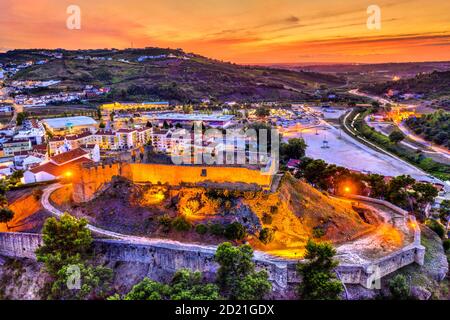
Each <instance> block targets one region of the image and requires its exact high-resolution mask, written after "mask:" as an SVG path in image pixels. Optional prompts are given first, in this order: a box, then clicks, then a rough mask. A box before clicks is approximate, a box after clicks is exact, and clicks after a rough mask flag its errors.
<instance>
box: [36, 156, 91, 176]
mask: <svg viewBox="0 0 450 320" xmlns="http://www.w3.org/2000/svg"><path fill="white" fill-rule="evenodd" d="M87 162H93V161H92V160H91V159H88V158H80V159H77V160H74V161H71V162H70V163H66V164H65V165H62V166H58V165H56V164H54V163H52V162H47V163H45V164H41V165H39V166H36V167H33V168H32V169H30V171H31V172H33V173H34V174H36V173H39V172H47V173H49V174H51V175H52V176H54V177H59V176H61V175H63V174H64V172H66V171H68V170H70V169H73V168H75V167H76V166H77V165H78V164H81V163H87Z"/></svg>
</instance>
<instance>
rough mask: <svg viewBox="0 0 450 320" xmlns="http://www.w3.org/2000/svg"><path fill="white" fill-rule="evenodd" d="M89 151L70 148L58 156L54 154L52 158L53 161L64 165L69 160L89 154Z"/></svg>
mask: <svg viewBox="0 0 450 320" xmlns="http://www.w3.org/2000/svg"><path fill="white" fill-rule="evenodd" d="M87 154H88V153H87V152H86V151H84V150H83V149H81V148H76V149H73V150H70V151H68V152H64V153H60V154H58V155H56V156H53V157H51V158H50V160H51V161H52V162H55V163H56V164H57V165H62V164H64V163H67V162H69V161H73V160H75V159H77V158H80V157H82V156H84V155H87Z"/></svg>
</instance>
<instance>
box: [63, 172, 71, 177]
mask: <svg viewBox="0 0 450 320" xmlns="http://www.w3.org/2000/svg"><path fill="white" fill-rule="evenodd" d="M64 176H65V177H66V178H71V177H72V176H73V173H72V171H66V172H65V173H64Z"/></svg>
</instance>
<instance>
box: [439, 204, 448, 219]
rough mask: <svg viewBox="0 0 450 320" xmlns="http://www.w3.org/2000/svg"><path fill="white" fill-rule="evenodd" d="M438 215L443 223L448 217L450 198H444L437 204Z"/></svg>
mask: <svg viewBox="0 0 450 320" xmlns="http://www.w3.org/2000/svg"><path fill="white" fill-rule="evenodd" d="M439 217H440V218H441V220H442V222H443V223H447V221H448V220H449V219H450V200H444V201H442V202H441V205H440V206H439Z"/></svg>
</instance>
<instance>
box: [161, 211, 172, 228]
mask: <svg viewBox="0 0 450 320" xmlns="http://www.w3.org/2000/svg"><path fill="white" fill-rule="evenodd" d="M158 222H159V224H160V225H161V226H162V227H163V231H164V232H169V231H170V229H171V228H172V218H171V217H170V216H169V215H168V214H165V215H163V216H161V217H159V219H158Z"/></svg>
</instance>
